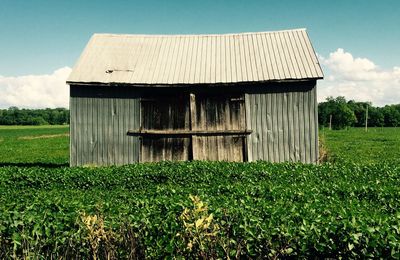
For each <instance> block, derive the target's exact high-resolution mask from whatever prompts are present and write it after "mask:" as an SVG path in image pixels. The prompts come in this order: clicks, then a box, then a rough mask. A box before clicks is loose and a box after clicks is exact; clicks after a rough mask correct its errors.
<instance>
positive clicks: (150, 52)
mask: <svg viewBox="0 0 400 260" xmlns="http://www.w3.org/2000/svg"><path fill="white" fill-rule="evenodd" d="M322 77H323V73H322V70H321V67H320V65H319V62H318V60H317V57H316V54H315V52H314V50H313V47H312V45H311V42H310V40H309V37H308V35H307V33H306V30H305V29H296V30H286V31H276V32H257V33H239V34H223V35H115V34H95V35H93V36H92V38H91V39H90V41H89V43H88V44H87V46H86V48H85V50H84V51H83V53H82V55H81V57H80V58H79V60H78V62H77V64H76V65H75V67H74V69H73V71H72V73H71V75H70V77H69V78H68V80H67V83H68V84H69V85H70V111H71V121H70V122H71V125H70V138H71V141H70V142H71V143H70V164H71V166H76V165H121V164H130V163H135V162H144V161H160V160H228V161H255V160H267V161H272V162H282V161H300V162H305V163H315V162H317V159H318V116H317V100H316V81H317V79H322Z"/></svg>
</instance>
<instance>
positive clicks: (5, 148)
mask: <svg viewBox="0 0 400 260" xmlns="http://www.w3.org/2000/svg"><path fill="white" fill-rule="evenodd" d="M68 134H69V127H68V126H0V164H2V165H5V164H9V165H25V166H29V165H46V164H49V165H50V164H51V165H67V164H68V162H69V138H68Z"/></svg>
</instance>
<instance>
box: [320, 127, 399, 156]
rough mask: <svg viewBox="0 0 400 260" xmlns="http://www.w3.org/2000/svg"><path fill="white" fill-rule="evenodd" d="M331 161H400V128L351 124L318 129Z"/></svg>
mask: <svg viewBox="0 0 400 260" xmlns="http://www.w3.org/2000/svg"><path fill="white" fill-rule="evenodd" d="M319 134H320V138H321V139H322V140H323V142H324V143H325V145H326V147H327V149H328V155H329V156H328V157H329V160H330V161H332V162H335V161H346V162H355V163H377V162H383V161H386V162H397V163H400V128H389V127H387V128H378V127H375V128H369V129H368V132H365V130H364V128H349V129H348V130H328V129H323V130H320V132H319Z"/></svg>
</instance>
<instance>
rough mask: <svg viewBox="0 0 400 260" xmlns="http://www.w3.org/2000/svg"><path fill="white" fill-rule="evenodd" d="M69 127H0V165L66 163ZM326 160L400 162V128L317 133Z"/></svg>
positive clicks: (351, 129)
mask: <svg viewBox="0 0 400 260" xmlns="http://www.w3.org/2000/svg"><path fill="white" fill-rule="evenodd" d="M68 133H69V127H68V126H0V164H3V165H4V164H6V163H7V164H16V165H18V164H19V165H22V164H26V165H29V164H35V163H36V164H38V165H40V164H55V165H59V164H61V165H65V164H68V162H69V136H68ZM319 133H320V138H321V140H323V142H324V143H325V145H326V147H327V150H328V152H329V160H330V161H331V162H334V161H339V160H340V161H347V162H363V163H371V162H381V161H392V162H393V161H395V162H400V128H369V129H368V132H367V133H366V132H365V131H364V128H350V129H348V130H328V129H321V130H320V132H319Z"/></svg>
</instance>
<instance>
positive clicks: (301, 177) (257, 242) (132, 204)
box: [0, 127, 400, 259]
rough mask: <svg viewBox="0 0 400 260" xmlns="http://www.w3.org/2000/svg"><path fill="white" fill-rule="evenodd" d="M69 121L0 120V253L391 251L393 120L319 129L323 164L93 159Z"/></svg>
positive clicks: (399, 212) (398, 186)
mask: <svg viewBox="0 0 400 260" xmlns="http://www.w3.org/2000/svg"><path fill="white" fill-rule="evenodd" d="M27 129H28V130H27ZM67 132H68V128H67V127H56V128H53V127H47V128H30V129H29V128H21V129H20V128H13V129H10V128H3V127H1V128H0V161H1V164H2V166H1V167H0V258H1V259H7V258H51V257H53V258H65V259H69V258H84V259H87V258H93V259H107V258H109V259H113V258H128V259H129V258H130V259H134V258H136V259H137V258H150V259H153V258H172V257H176V258H206V259H208V258H286V257H295V258H314V257H317V258H364V257H374V258H379V257H382V258H394V259H395V258H399V257H400V163H399V160H398V156H397V155H398V154H399V147H400V139H399V136H400V129H397V128H391V129H386V128H385V129H370V132H369V133H367V134H365V133H364V132H363V129H350V130H341V131H321V133H320V134H321V137H322V138H323V140H324V144H325V146H326V149H327V150H328V152H329V156H328V158H329V160H331V161H330V162H327V163H323V164H320V165H304V164H298V163H282V164H271V163H267V162H254V163H227V162H199V161H194V162H180V163H172V162H162V163H144V164H135V165H128V166H122V167H99V168H82V167H76V168H68V167H66V166H65V164H66V163H67V162H68V136H67V135H66V134H65V133H67ZM27 136H28V137H29V138H30V139H27V138H25V139H23V138H21V137H27ZM33 136H36V137H38V136H41V137H40V138H39V137H38V138H32V137H33ZM44 136H46V137H44ZM37 140H41V141H42V142H43V144H44V143H45V144H44V145H42V146H40V145H39V144H40V142H39V143H36V141H37ZM20 142H25V144H24V145H20V144H19V143H20ZM382 146H383V147H382ZM24 147H25V149H24ZM54 147H56V148H54ZM52 149H54V150H52ZM49 151H51V152H49ZM56 151H59V153H56ZM374 153H380V155H379V156H378V155H376V154H374ZM24 155H25V157H26V158H27V159H26V160H25V161H24V160H23V158H24ZM23 163H26V164H23Z"/></svg>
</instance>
